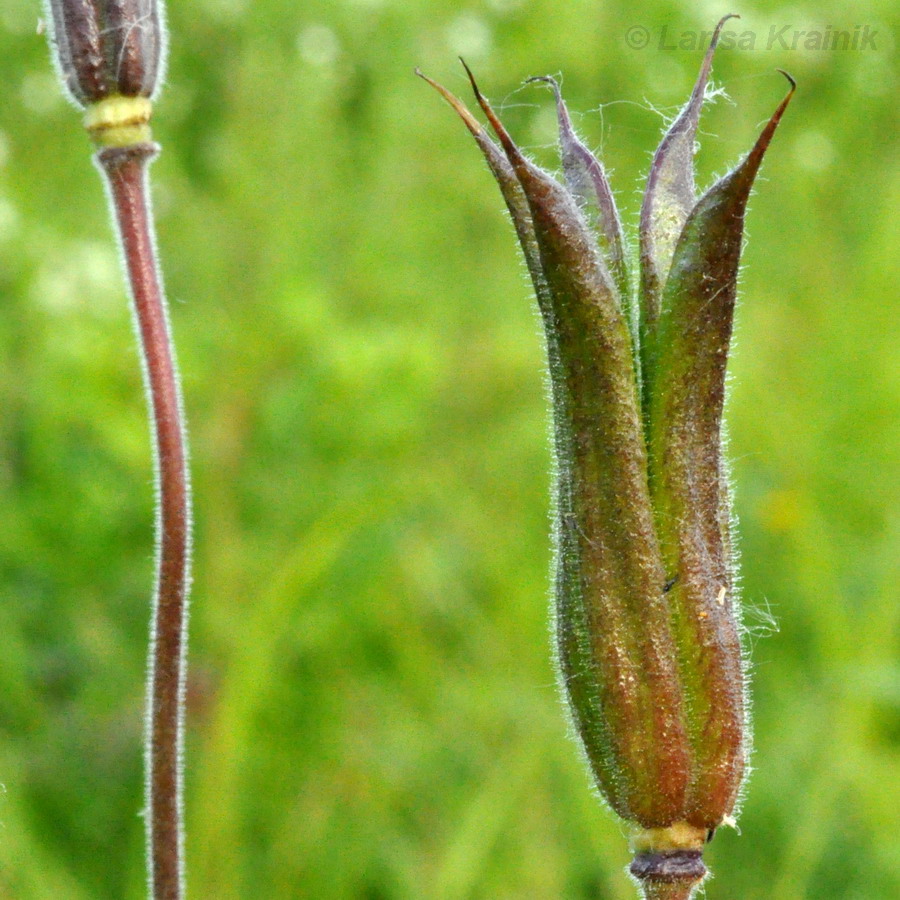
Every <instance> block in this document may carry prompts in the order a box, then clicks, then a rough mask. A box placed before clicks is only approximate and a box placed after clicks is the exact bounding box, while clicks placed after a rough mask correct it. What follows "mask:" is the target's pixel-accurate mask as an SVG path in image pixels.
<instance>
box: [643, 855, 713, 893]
mask: <svg viewBox="0 0 900 900" xmlns="http://www.w3.org/2000/svg"><path fill="white" fill-rule="evenodd" d="M628 871H629V872H630V873H631V875H632V876H633V877H634V878H635V879H636V880H637V881H638V883H639V884H640V886H641V890H642V891H643V894H644V898H645V900H688V898H689V897H690V896H691V895H692V894H693V892H694V890H695V889H696V888H697V887H698V886H699V885H700V883H701V882H702V881H703V879H704V878H705V877H706V875H707V868H706V866H705V865H704V863H703V851H701V850H664V851H657V852H652V851H651V852H643V853H638V854H636V856H635V857H634V860H633V861H632V863H631V866H630V868H629V870H628Z"/></svg>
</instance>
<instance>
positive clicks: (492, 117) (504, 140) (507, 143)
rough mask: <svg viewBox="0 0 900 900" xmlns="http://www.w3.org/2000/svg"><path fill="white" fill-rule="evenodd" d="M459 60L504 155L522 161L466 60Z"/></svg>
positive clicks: (514, 162)
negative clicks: (504, 152)
mask: <svg viewBox="0 0 900 900" xmlns="http://www.w3.org/2000/svg"><path fill="white" fill-rule="evenodd" d="M459 61H460V62H461V63H462V67H463V68H464V69H465V70H466V75H468V76H469V83H470V84H471V85H472V92H473V93H474V94H475V99H476V100H477V101H478V105H479V106H480V107H481V109H482V112H483V113H484V114H485V115H486V116H487V118H488V121H489V122H490V123H491V128H493V129H494V133H495V134H496V135H497V137H498V138H499V140H500V143H501V144H502V145H503V149H504V150H505V151H506V155H507V156H508V157H509V161H510V162H511V163H512V164H513V166H515V165H516V163H521V162H524V158H523V157H522V154H521V152H520V151H519V148H518V147H517V146H516V145H515V142H514V141H513V139H512V138H511V137H510V135H509V132H508V131H507V130H506V128H505V127H504V126H503V123H502V122H501V121H500V119H499V117H498V116H497V114H496V113H495V112H494V109H493V107H492V106H491V104H490V103H488V101H487V98H486V97H485V96H484V94H482V93H481V90H480V88H479V87H478V82H477V81H475V76H474V75H473V74H472V70H471V69H470V68H469V67H468V65H466V61H465V60H464V59H463V58H462V57H460V58H459Z"/></svg>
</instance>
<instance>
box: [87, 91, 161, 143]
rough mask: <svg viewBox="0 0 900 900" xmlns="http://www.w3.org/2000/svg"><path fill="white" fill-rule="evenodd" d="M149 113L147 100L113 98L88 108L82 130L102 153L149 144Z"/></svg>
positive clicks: (100, 101) (151, 106)
mask: <svg viewBox="0 0 900 900" xmlns="http://www.w3.org/2000/svg"><path fill="white" fill-rule="evenodd" d="M152 109H153V104H152V103H151V102H150V100H149V99H148V98H147V97H125V96H123V95H122V94H113V95H112V96H111V97H105V98H104V99H103V100H99V101H98V102H97V103H92V104H91V105H90V106H89V107H88V108H87V110H86V111H85V114H84V127H85V128H86V129H87V130H88V133H89V134H90V135H91V137H92V138H93V140H94V143H95V144H96V145H97V146H98V147H100V148H101V149H103V148H105V147H130V146H132V145H133V144H143V143H146V142H148V141H149V140H150V114H151V112H152Z"/></svg>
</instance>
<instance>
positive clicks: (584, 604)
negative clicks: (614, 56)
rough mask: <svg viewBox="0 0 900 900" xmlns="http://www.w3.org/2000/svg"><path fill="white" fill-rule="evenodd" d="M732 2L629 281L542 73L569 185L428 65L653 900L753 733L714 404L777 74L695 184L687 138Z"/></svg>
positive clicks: (725, 796) (600, 175)
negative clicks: (548, 404)
mask: <svg viewBox="0 0 900 900" xmlns="http://www.w3.org/2000/svg"><path fill="white" fill-rule="evenodd" d="M728 18H730V17H725V18H724V19H722V21H721V22H720V23H719V25H718V27H717V28H716V31H715V34H714V36H713V40H712V42H711V45H710V48H709V50H708V52H707V54H706V57H705V59H704V61H703V66H702V68H701V71H700V76H699V78H698V81H697V85H696V87H695V89H694V91H693V93H692V96H691V99H690V101H689V102H688V104H687V105H686V107H685V109H684V110H683V111H682V113H681V114H680V115H679V116H678V117H677V118H676V120H675V121H674V122H673V124H672V126H671V127H670V128H669V130H668V131H667V133H666V135H665V136H664V138H663V141H662V143H661V145H660V148H659V150H658V151H657V153H656V155H655V157H654V160H653V164H652V166H651V172H650V177H649V179H648V186H647V191H646V194H645V199H644V205H643V209H642V214H641V231H640V249H641V252H640V260H639V263H640V275H639V278H638V279H636V280H637V281H638V282H639V284H638V285H636V286H633V285H632V279H631V274H630V273H631V267H630V266H629V263H628V260H627V258H626V253H625V247H626V244H625V241H624V240H623V238H622V228H621V224H620V220H619V216H618V213H617V211H616V205H615V201H614V199H613V195H612V192H611V190H610V188H609V184H608V182H607V179H606V175H605V172H604V170H603V167H602V165H601V164H600V162H599V161H598V160H597V159H596V158H595V157H594V156H593V155H592V154H591V153H590V151H589V150H588V149H587V148H586V147H585V145H584V144H583V143H582V142H581V141H580V140H579V139H578V137H577V135H576V134H575V132H574V129H573V128H572V123H571V120H570V118H569V115H568V112H567V110H566V107H565V103H564V102H563V100H562V97H561V96H560V91H559V88H558V86H557V84H556V82H555V81H554V80H553V79H550V78H541V79H533V80H541V81H547V82H548V83H550V84H551V86H552V87H553V89H554V91H555V94H556V102H557V113H558V118H559V125H560V146H561V155H562V163H563V175H564V181H565V184H560V183H559V182H558V181H557V180H556V179H555V178H554V177H552V176H551V175H549V174H548V173H546V172H544V171H542V170H541V169H540V168H538V167H537V166H536V165H535V164H534V163H533V162H531V161H530V160H529V159H527V157H526V156H525V155H524V154H523V153H522V152H521V150H520V149H519V148H518V147H517V146H516V144H515V143H514V142H513V140H512V138H511V137H510V136H509V134H508V133H507V131H506V129H505V128H504V126H503V124H502V123H501V122H500V120H499V119H498V117H497V115H496V114H495V112H494V111H493V109H492V108H491V106H490V104H489V103H488V102H487V101H486V100H485V98H484V97H483V96H482V94H481V92H480V91H479V90H478V88H477V86H476V85H475V82H474V79H472V86H473V89H474V91H475V96H476V98H477V100H478V103H479V105H480V106H481V108H482V110H483V112H484V114H485V116H486V117H487V119H488V121H489V122H490V125H491V127H492V129H493V131H494V133H495V135H496V139H497V140H496V141H495V140H494V139H492V138H491V137H490V136H489V135H488V134H487V132H486V131H485V129H484V128H483V127H482V126H481V124H480V123H479V122H478V120H477V119H476V118H475V117H474V116H472V114H471V113H470V112H469V111H468V110H467V109H466V108H465V106H464V105H463V104H462V103H461V102H460V101H459V100H458V99H457V98H456V97H455V96H453V95H452V94H451V93H450V92H449V91H447V90H446V89H445V88H443V87H441V86H440V85H438V84H436V83H435V82H433V81H431V80H430V79H426V80H427V81H429V83H430V84H432V85H433V86H434V87H436V88H437V89H438V90H439V91H440V93H441V94H442V95H443V96H444V98H445V99H446V100H447V101H448V102H449V103H450V104H451V105H452V106H453V107H454V109H456V111H457V112H458V113H459V115H460V116H461V117H462V119H463V121H464V122H465V123H466V125H467V127H468V128H469V130H470V131H471V133H472V134H473V136H474V137H475V140H476V142H477V143H478V145H479V147H480V148H481V150H482V153H483V154H484V156H485V158H486V160H487V162H488V165H489V167H490V169H491V171H492V173H493V174H494V176H495V178H496V180H497V182H498V184H499V185H500V189H501V192H502V194H503V196H504V199H505V201H506V205H507V208H508V210H509V212H510V215H511V217H512V220H513V224H514V226H515V229H516V233H517V235H518V237H519V240H520V243H521V245H522V248H523V252H524V254H525V259H526V263H527V265H528V268H529V271H530V273H531V276H532V279H533V281H534V287H535V292H536V295H537V300H538V306H539V308H540V311H541V316H542V319H543V322H544V332H545V335H546V342H547V355H548V363H549V370H550V377H551V385H552V402H553V424H554V442H555V456H556V485H555V523H556V524H555V542H556V564H555V604H554V608H555V612H554V615H555V623H556V649H557V658H558V665H559V672H560V680H561V684H562V687H563V691H564V693H565V696H566V699H567V701H568V705H569V709H570V710H571V714H572V718H573V720H574V724H575V727H576V730H577V732H578V735H579V736H580V739H581V744H582V747H583V749H584V753H585V756H586V757H587V760H588V763H589V765H590V768H591V771H592V773H593V775H594V778H595V781H596V783H597V785H598V787H599V789H600V791H601V792H602V794H603V796H604V797H605V798H606V800H607V801H608V802H609V804H610V806H611V807H612V808H613V809H614V810H615V812H616V813H618V814H619V815H620V816H621V817H622V818H623V819H625V820H626V821H628V822H630V823H633V825H634V826H635V836H634V849H635V851H636V855H635V859H634V862H633V863H632V867H631V872H632V874H633V875H634V876H635V877H636V878H637V879H638V880H639V881H640V883H641V886H642V889H643V891H644V894H645V896H646V897H647V898H655V900H678V898H686V897H688V896H690V894H691V893H692V891H693V890H694V888H695V887H696V885H698V884H699V883H700V881H702V879H703V877H704V876H705V874H706V868H705V866H704V863H703V860H702V851H703V846H704V843H705V842H706V841H707V840H708V838H709V837H710V836H711V834H712V833H713V832H714V831H715V829H716V828H717V827H718V826H719V825H721V824H722V823H723V822H728V821H730V820H731V818H732V816H733V813H734V810H735V804H736V802H737V798H738V793H739V790H740V785H741V781H742V778H743V773H744V768H745V760H746V755H747V752H748V747H749V736H748V729H747V724H746V711H745V705H746V668H745V662H744V657H743V653H742V648H741V642H740V632H739V624H738V620H737V609H736V603H737V600H736V597H735V589H734V580H735V579H734V564H735V563H734V559H733V554H732V551H731V535H730V528H731V511H730V506H729V497H728V491H727V479H726V476H725V473H724V468H723V460H722V435H721V422H722V403H723V397H724V385H725V367H726V362H727V356H728V348H729V341H730V336H731V323H732V317H733V311H734V301H735V293H736V291H735V287H736V280H737V273H738V264H739V259H740V250H741V243H742V239H743V218H744V211H745V208H746V203H747V198H748V196H749V192H750V188H751V186H752V184H753V181H754V178H755V175H756V172H757V170H758V168H759V165H760V163H761V161H762V157H763V154H764V152H765V150H766V147H767V146H768V144H769V141H770V140H771V138H772V135H773V133H774V131H775V128H776V127H777V125H778V122H779V120H780V118H781V115H782V113H783V112H784V109H785V107H786V106H787V103H788V101H789V99H790V96H791V94H792V93H793V82H792V83H791V93H789V94H788V96H787V97H785V99H784V100H783V101H782V103H781V104H780V106H779V107H778V109H777V110H776V112H775V114H774V115H773V116H772V118H771V120H770V121H769V123H768V124H767V125H766V127H765V129H764V130H763V132H762V134H761V135H760V137H759V139H758V140H757V142H756V144H755V145H754V147H753V149H752V150H751V152H750V153H749V154H748V156H747V157H746V158H745V159H744V160H743V161H742V162H741V163H740V164H739V165H738V166H737V167H736V168H735V169H734V170H733V171H732V172H730V173H729V174H728V175H726V176H725V177H724V178H722V179H721V180H719V181H718V182H716V184H714V185H713V186H712V187H711V188H710V189H709V190H708V191H707V192H706V193H705V194H703V195H702V196H701V197H700V198H699V199H698V198H697V197H696V195H695V191H694V175H693V149H694V139H695V133H696V128H697V122H698V119H699V113H700V107H701V105H702V102H703V98H704V93H705V89H706V83H707V80H708V77H709V72H710V68H711V64H712V56H713V51H714V49H715V46H716V43H717V41H718V36H719V33H720V31H721V28H722V25H723V24H724V22H725V21H726V20H727V19H728ZM467 71H468V70H467ZM419 74H421V73H419ZM469 74H470V78H471V73H469ZM423 77H424V76H423Z"/></svg>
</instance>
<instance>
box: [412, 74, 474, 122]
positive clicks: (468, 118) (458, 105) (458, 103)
mask: <svg viewBox="0 0 900 900" xmlns="http://www.w3.org/2000/svg"><path fill="white" fill-rule="evenodd" d="M414 71H415V74H416V75H418V77H419V78H421V79H422V81H424V82H425V83H426V84H430V85H431V86H432V87H433V88H434V89H435V90H436V91H437V92H438V93H439V94H440V95H441V96H442V97H443V98H444V99H445V100H446V101H447V102H448V103H449V104H450V105H451V106H452V107H453V109H454V110H455V111H456V114H457V115H458V116H459V117H460V118H461V119H462V120H463V122H464V123H465V125H466V127H467V128H468V129H469V131H471V132H472V134H474V135H475V136H476V137H477V136H478V135H480V134H483V133H484V128H482V127H481V123H480V122H479V121H478V119H476V118H475V116H473V115H472V113H470V112H469V110H468V109H467V108H466V105H465V103H463V102H462V100H460V99H459V97H457V96H456V94H454V93H452V92H451V91H448V90H447V88H445V87H444V86H443V85H442V84H439V83H438V82H437V81H435V80H434V79H433V78H429V77H428V76H427V75H426V74H425V73H424V72H423V71H422V70H421V69H420V68H419V67H418V66H416V68H415V70H414Z"/></svg>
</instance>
